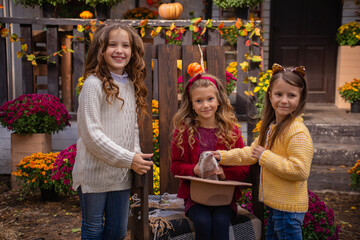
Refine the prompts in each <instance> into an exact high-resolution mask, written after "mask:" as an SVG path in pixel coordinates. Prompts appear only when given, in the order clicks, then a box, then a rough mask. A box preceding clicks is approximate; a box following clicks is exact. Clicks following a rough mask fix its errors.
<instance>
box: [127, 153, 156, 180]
mask: <svg viewBox="0 0 360 240" xmlns="http://www.w3.org/2000/svg"><path fill="white" fill-rule="evenodd" d="M153 155H154V154H152V153H136V154H135V155H134V158H133V160H132V163H131V169H132V170H134V171H135V172H136V173H137V174H140V175H143V174H144V173H146V172H147V171H149V170H150V169H151V166H152V165H153V161H148V160H144V158H151V157H152V156H153Z"/></svg>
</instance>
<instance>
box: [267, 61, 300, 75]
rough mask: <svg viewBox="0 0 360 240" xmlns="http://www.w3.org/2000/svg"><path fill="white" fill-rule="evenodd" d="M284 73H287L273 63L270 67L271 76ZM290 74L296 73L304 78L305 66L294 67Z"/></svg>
mask: <svg viewBox="0 0 360 240" xmlns="http://www.w3.org/2000/svg"><path fill="white" fill-rule="evenodd" d="M285 71H287V70H286V69H285V68H284V67H283V66H281V65H280V64H278V63H274V64H273V65H272V74H273V75H274V74H276V73H279V72H285ZM290 72H293V73H296V74H297V75H299V76H300V77H301V78H302V79H304V78H305V66H299V67H294V68H293V69H291V70H290Z"/></svg>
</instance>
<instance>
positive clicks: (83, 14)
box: [80, 11, 94, 19]
mask: <svg viewBox="0 0 360 240" xmlns="http://www.w3.org/2000/svg"><path fill="white" fill-rule="evenodd" d="M80 17H81V18H82V19H91V18H93V17H94V14H92V13H91V12H90V11H83V12H81V13H80Z"/></svg>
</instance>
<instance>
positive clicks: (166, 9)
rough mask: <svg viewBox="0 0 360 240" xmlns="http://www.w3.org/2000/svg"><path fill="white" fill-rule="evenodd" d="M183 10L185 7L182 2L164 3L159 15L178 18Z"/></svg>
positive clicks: (165, 17)
mask: <svg viewBox="0 0 360 240" xmlns="http://www.w3.org/2000/svg"><path fill="white" fill-rule="evenodd" d="M182 12H183V7H182V5H181V4H180V3H163V4H161V5H160V7H159V15H160V17H162V18H164V19H170V20H173V19H178V18H180V17H181V14H182Z"/></svg>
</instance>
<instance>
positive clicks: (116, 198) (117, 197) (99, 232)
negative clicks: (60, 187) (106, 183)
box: [78, 187, 130, 240]
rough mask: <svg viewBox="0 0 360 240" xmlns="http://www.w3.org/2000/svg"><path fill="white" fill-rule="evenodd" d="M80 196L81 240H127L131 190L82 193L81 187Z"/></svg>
mask: <svg viewBox="0 0 360 240" xmlns="http://www.w3.org/2000/svg"><path fill="white" fill-rule="evenodd" d="M78 195H79V199H80V207H81V212H82V225H81V239H96V240H101V239H103V240H115V239H116V240H117V239H124V238H125V236H126V231H127V223H128V213H129V200H130V190H123V191H114V192H104V193H82V191H81V187H79V188H78ZM104 220H105V223H104Z"/></svg>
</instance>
